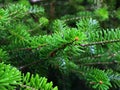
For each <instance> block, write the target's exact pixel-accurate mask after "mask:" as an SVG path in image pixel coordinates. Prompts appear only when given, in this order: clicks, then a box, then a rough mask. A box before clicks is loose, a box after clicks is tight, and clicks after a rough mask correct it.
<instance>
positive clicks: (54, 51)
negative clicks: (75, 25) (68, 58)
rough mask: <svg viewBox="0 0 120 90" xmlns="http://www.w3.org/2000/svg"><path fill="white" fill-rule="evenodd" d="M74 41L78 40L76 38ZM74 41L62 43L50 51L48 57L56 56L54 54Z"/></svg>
mask: <svg viewBox="0 0 120 90" xmlns="http://www.w3.org/2000/svg"><path fill="white" fill-rule="evenodd" d="M74 41H76V40H74ZM74 41H71V42H68V43H65V44H63V45H61V46H60V47H58V48H55V49H54V50H53V51H51V52H50V54H49V55H48V57H54V55H55V54H56V53H57V52H58V51H59V50H61V49H64V48H66V47H67V46H68V45H70V44H72V43H73V42H74Z"/></svg>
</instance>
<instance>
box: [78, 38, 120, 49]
mask: <svg viewBox="0 0 120 90" xmlns="http://www.w3.org/2000/svg"><path fill="white" fill-rule="evenodd" d="M116 42H120V39H116V40H106V41H99V42H93V43H88V44H80V46H82V47H87V46H92V45H104V44H108V43H116Z"/></svg>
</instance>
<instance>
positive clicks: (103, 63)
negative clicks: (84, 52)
mask: <svg viewBox="0 0 120 90" xmlns="http://www.w3.org/2000/svg"><path fill="white" fill-rule="evenodd" d="M110 64H120V62H119V61H116V60H114V61H112V62H100V61H99V62H93V63H85V64H84V65H87V66H92V65H110Z"/></svg>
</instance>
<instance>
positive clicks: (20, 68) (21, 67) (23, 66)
mask: <svg viewBox="0 0 120 90" xmlns="http://www.w3.org/2000/svg"><path fill="white" fill-rule="evenodd" d="M47 59H48V58H45V59H40V60H35V61H34V62H31V63H29V64H25V65H22V66H20V67H18V69H19V70H23V69H24V68H26V67H29V66H32V65H35V64H38V63H40V62H41V60H47Z"/></svg>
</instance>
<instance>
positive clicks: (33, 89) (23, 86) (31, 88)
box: [20, 84, 38, 90]
mask: <svg viewBox="0 0 120 90" xmlns="http://www.w3.org/2000/svg"><path fill="white" fill-rule="evenodd" d="M20 87H22V88H27V89H30V90H38V89H36V88H33V87H30V86H27V85H23V84H20Z"/></svg>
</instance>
